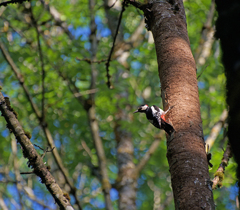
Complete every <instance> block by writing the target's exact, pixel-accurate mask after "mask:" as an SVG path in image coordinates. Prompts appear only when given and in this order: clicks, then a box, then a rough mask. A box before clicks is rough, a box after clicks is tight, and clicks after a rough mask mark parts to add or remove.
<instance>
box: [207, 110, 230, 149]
mask: <svg viewBox="0 0 240 210" xmlns="http://www.w3.org/2000/svg"><path fill="white" fill-rule="evenodd" d="M227 117H228V112H227V110H223V112H222V115H221V117H220V119H219V121H218V122H217V123H216V124H215V125H214V126H213V128H212V130H211V133H210V135H209V136H208V138H207V140H206V141H205V145H209V150H210V149H211V147H212V146H213V144H214V142H215V140H216V138H217V137H218V134H219V133H220V131H221V129H222V127H223V125H224V124H225V121H226V119H227Z"/></svg>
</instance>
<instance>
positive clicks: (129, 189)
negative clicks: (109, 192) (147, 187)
mask: <svg viewBox="0 0 240 210" xmlns="http://www.w3.org/2000/svg"><path fill="white" fill-rule="evenodd" d="M114 133H115V138H116V141H117V164H118V178H117V180H116V188H117V190H118V193H119V199H118V208H119V210H135V209H136V190H137V177H138V174H135V173H134V169H135V165H134V163H133V150H134V148H133V144H132V139H131V137H130V134H129V133H127V132H125V131H123V130H121V126H120V125H119V124H118V123H117V122H116V124H115V127H114Z"/></svg>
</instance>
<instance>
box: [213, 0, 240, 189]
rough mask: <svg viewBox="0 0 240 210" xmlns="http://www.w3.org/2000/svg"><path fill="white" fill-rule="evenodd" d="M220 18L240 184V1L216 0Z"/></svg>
mask: <svg viewBox="0 0 240 210" xmlns="http://www.w3.org/2000/svg"><path fill="white" fill-rule="evenodd" d="M216 5H217V11H218V20H217V22H216V29H217V32H216V37H217V38H220V41H221V47H222V51H223V54H222V61H223V64H224V67H225V74H226V77H227V104H228V106H229V122H228V123H229V126H228V138H229V142H230V144H231V149H232V152H233V154H234V157H235V160H236V162H237V164H238V171H237V176H238V186H240V182H239V179H240V153H239V148H240V141H239V130H240V106H239V102H240V82H239V81H240V50H239V49H240V1H239V0H234V1H223V0H216Z"/></svg>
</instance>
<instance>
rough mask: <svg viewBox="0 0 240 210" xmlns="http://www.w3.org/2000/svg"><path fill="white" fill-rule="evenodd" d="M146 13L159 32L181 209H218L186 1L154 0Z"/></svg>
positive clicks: (172, 166) (170, 146)
mask: <svg viewBox="0 0 240 210" xmlns="http://www.w3.org/2000/svg"><path fill="white" fill-rule="evenodd" d="M147 6H148V9H145V16H146V18H147V20H148V21H147V24H148V27H149V29H150V30H151V31H152V32H153V37H154V41H155V46H156V53H157V60H158V70H159V77H160V81H161V89H162V98H163V105H164V108H165V110H166V109H167V108H168V107H169V106H173V105H175V107H174V108H173V109H172V110H171V112H170V114H169V115H168V116H169V119H170V120H171V122H172V124H173V126H174V128H175V133H174V134H173V135H172V136H171V137H169V136H168V139H167V158H168V162H169V168H170V169H169V170H170V173H171V181H172V188H173V194H174V201H175V208H176V209H184V210H187V209H191V210H192V209H214V208H215V207H214V203H213V196H212V187H211V182H210V178H209V173H208V162H207V156H206V152H205V147H204V140H203V131H202V121H201V115H200V104H199V97H198V84H197V78H196V65H195V61H194V58H193V55H192V53H191V49H190V43H189V38H188V34H187V25H186V17H185V11H184V7H183V3H182V1H177V0H176V1H174V0H173V1H169V2H167V1H166V2H165V1H160V2H159V1H156V3H154V2H153V3H149V4H148V5H147Z"/></svg>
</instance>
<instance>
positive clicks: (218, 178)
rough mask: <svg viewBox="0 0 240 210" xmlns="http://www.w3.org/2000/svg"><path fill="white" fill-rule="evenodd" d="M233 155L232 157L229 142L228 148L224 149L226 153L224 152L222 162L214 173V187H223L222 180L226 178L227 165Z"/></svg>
mask: <svg viewBox="0 0 240 210" xmlns="http://www.w3.org/2000/svg"><path fill="white" fill-rule="evenodd" d="M231 157H232V152H231V146H230V143H229V142H228V144H227V147H226V150H225V151H224V154H223V158H222V161H221V164H220V165H219V167H218V169H217V171H216V173H215V174H214V179H213V180H212V182H213V185H212V188H213V189H216V188H220V187H222V181H223V179H224V172H225V167H226V166H227V165H228V162H229V159H230V158H231Z"/></svg>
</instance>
